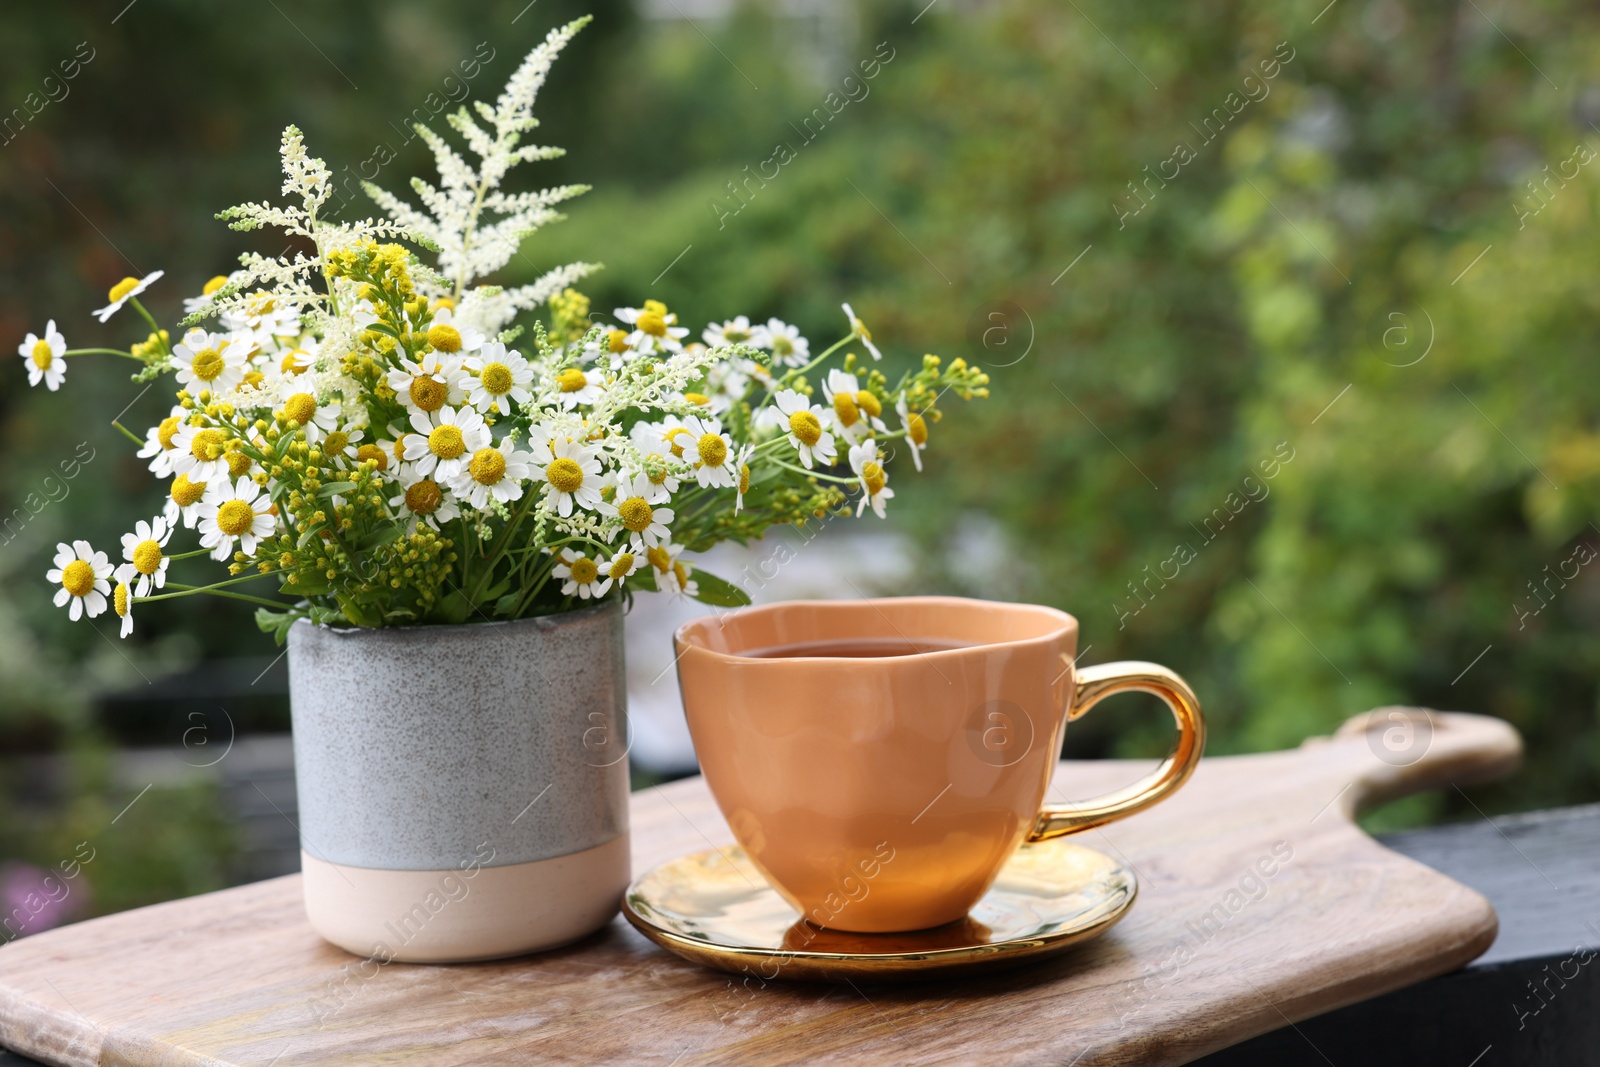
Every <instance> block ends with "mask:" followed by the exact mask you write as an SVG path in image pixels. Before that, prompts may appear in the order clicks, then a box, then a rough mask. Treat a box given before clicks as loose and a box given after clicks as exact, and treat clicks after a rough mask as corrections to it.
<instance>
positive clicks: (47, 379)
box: [17, 319, 67, 393]
mask: <svg viewBox="0 0 1600 1067" xmlns="http://www.w3.org/2000/svg"><path fill="white" fill-rule="evenodd" d="M66 351H67V339H66V338H65V337H63V336H61V331H60V330H58V329H56V320H55V319H51V320H50V321H49V322H48V323H47V324H46V325H45V328H44V336H43V337H40V336H38V335H37V334H32V333H30V334H29V335H28V336H26V337H24V338H23V339H22V343H21V344H20V345H18V346H17V355H19V356H21V357H22V358H23V361H24V362H26V363H27V365H28V384H29V385H38V384H39V383H40V382H44V384H45V388H47V389H49V390H50V391H51V392H52V393H53V392H55V391H56V390H57V389H60V388H61V380H62V379H63V378H65V377H66V376H67V359H66Z"/></svg>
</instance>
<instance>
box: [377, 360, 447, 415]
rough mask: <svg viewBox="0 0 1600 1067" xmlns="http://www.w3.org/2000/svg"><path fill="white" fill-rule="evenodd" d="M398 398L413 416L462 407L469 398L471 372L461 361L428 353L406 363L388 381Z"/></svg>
mask: <svg viewBox="0 0 1600 1067" xmlns="http://www.w3.org/2000/svg"><path fill="white" fill-rule="evenodd" d="M386 380H387V382H388V384H389V388H390V389H393V390H394V393H395V398H396V399H397V400H399V401H400V403H402V404H404V405H405V406H406V408H407V409H408V410H410V411H412V412H413V413H415V412H419V411H422V412H427V411H438V410H439V409H440V408H442V407H445V406H446V405H450V406H452V407H455V406H459V405H460V403H461V401H462V400H463V399H465V397H466V395H467V394H466V384H467V372H466V371H465V370H464V369H463V368H462V366H461V360H460V359H459V358H457V357H455V356H451V355H446V354H445V353H442V352H426V353H424V354H423V355H422V356H421V357H420V358H418V359H414V360H412V359H402V360H401V361H400V366H399V368H397V369H395V370H391V371H390V372H389V376H388V378H387V379H386Z"/></svg>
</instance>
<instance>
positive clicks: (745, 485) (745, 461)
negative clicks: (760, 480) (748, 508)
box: [733, 444, 756, 515]
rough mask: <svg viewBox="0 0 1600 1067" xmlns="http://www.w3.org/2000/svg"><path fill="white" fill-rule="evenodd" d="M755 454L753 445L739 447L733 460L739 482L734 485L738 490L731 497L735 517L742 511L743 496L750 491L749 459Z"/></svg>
mask: <svg viewBox="0 0 1600 1067" xmlns="http://www.w3.org/2000/svg"><path fill="white" fill-rule="evenodd" d="M755 452H756V446H755V445H751V444H745V445H740V446H739V454H738V455H737V456H735V457H734V460H733V465H734V466H735V467H736V468H738V471H739V480H738V482H737V483H736V484H735V485H734V488H735V489H737V490H738V492H737V493H735V494H734V497H733V513H734V514H735V515H737V514H739V512H741V511H743V510H744V495H745V494H746V493H748V492H749V491H750V457H751V456H753V455H755Z"/></svg>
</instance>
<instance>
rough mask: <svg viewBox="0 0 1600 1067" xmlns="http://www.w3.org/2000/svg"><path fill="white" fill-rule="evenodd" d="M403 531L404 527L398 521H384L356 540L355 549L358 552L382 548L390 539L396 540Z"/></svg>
mask: <svg viewBox="0 0 1600 1067" xmlns="http://www.w3.org/2000/svg"><path fill="white" fill-rule="evenodd" d="M405 532H406V531H405V527H404V526H402V525H400V523H398V522H391V523H385V524H384V525H383V526H380V527H379V528H378V529H376V530H374V531H373V532H372V533H369V534H368V535H367V536H365V537H363V538H362V539H361V540H360V541H357V542H356V549H357V551H360V552H371V551H372V550H373V549H375V548H382V547H383V546H384V545H386V544H388V543H389V542H391V541H398V540H399V539H400V537H401V535H403V534H404V533H405Z"/></svg>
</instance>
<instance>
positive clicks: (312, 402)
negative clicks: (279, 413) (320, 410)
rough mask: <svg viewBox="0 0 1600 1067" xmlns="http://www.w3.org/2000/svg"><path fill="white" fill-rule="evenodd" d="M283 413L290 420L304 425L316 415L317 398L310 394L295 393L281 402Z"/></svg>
mask: <svg viewBox="0 0 1600 1067" xmlns="http://www.w3.org/2000/svg"><path fill="white" fill-rule="evenodd" d="M283 413H284V415H286V416H287V417H288V418H289V419H290V420H292V421H294V422H298V423H300V424H302V425H304V424H305V423H308V422H310V421H311V416H313V415H315V414H316V413H317V398H316V397H314V396H312V395H311V394H310V393H296V394H294V395H293V396H291V397H290V398H289V399H288V400H285V401H284V402H283Z"/></svg>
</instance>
